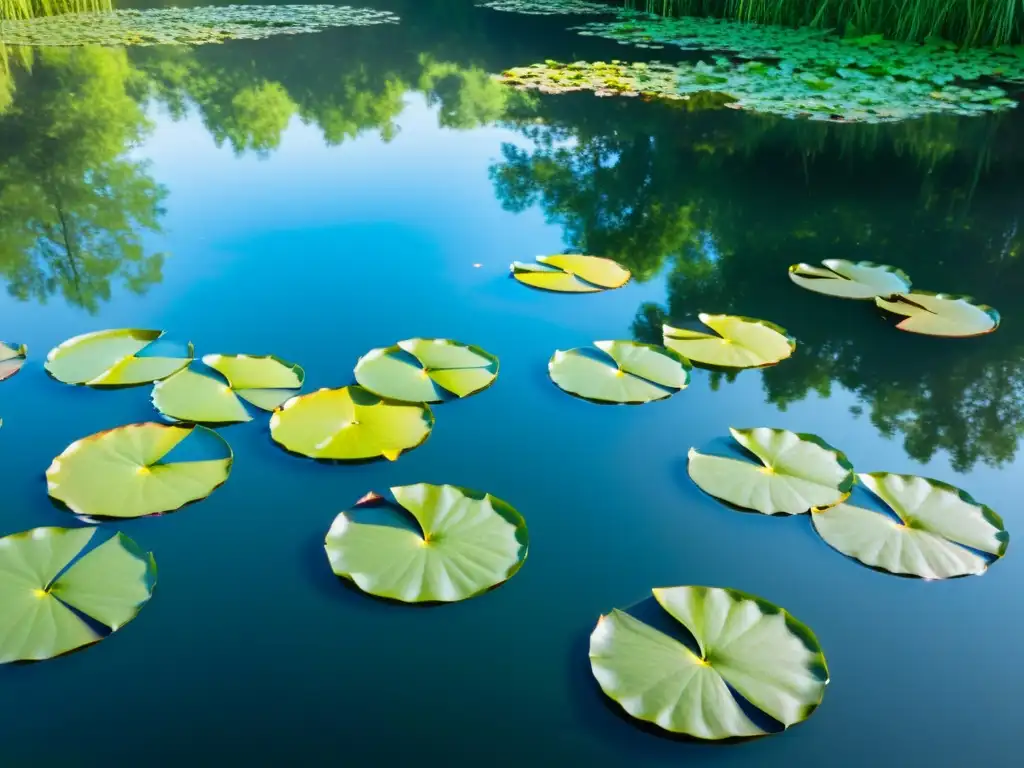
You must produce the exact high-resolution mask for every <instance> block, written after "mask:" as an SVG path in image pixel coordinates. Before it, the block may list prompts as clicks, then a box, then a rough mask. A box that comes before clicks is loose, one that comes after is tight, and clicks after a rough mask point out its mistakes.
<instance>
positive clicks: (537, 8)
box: [476, 0, 617, 16]
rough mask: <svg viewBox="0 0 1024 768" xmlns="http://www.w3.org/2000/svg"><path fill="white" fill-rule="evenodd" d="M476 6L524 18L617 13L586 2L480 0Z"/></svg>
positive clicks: (579, 0)
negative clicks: (520, 15) (516, 14)
mask: <svg viewBox="0 0 1024 768" xmlns="http://www.w3.org/2000/svg"><path fill="white" fill-rule="evenodd" d="M476 5H477V7H478V8H490V9H491V10H492V11H505V12H507V13H521V14H523V15H525V16H566V15H580V16H591V15H608V14H613V13H616V11H617V9H616V8H614V7H612V6H610V5H607V4H604V3H591V2H587V0H481V2H478V3H477V4H476Z"/></svg>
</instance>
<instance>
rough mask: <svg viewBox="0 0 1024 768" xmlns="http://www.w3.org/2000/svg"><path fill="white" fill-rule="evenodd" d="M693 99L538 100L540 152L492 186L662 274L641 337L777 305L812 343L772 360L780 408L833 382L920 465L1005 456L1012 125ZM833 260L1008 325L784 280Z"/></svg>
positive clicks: (506, 158) (1010, 401)
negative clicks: (898, 313) (895, 310)
mask: <svg viewBox="0 0 1024 768" xmlns="http://www.w3.org/2000/svg"><path fill="white" fill-rule="evenodd" d="M693 106H694V105H692V104H691V105H690V110H691V111H690V113H689V114H686V115H681V114H679V112H678V109H673V108H670V107H665V106H662V105H654V104H635V103H625V104H623V103H619V104H614V105H609V104H607V103H606V102H602V101H601V100H597V99H593V98H592V97H589V96H587V97H583V98H576V97H574V96H562V97H557V98H549V99H545V100H544V102H543V106H542V107H541V114H542V115H543V118H544V125H542V126H539V127H538V126H536V125H533V124H532V122H531V124H529V125H526V124H524V126H523V128H522V133H523V135H524V137H525V138H527V139H528V148H523V147H521V146H514V145H511V144H509V145H506V146H505V147H504V148H503V160H502V162H500V163H498V164H496V165H495V166H494V167H492V169H491V174H492V178H493V180H494V186H495V191H496V193H497V195H498V196H499V198H500V199H501V200H502V202H503V204H504V205H505V207H506V208H508V209H509V210H513V211H521V210H524V209H525V208H528V207H530V206H532V205H539V206H540V207H541V209H542V210H543V211H544V213H545V214H546V216H547V217H548V219H549V220H550V221H553V222H557V223H559V224H561V225H562V227H563V229H564V232H565V241H566V246H567V247H568V248H569V249H570V250H579V251H585V252H591V253H600V254H603V255H608V256H611V257H612V258H615V259H617V260H619V261H621V262H622V263H624V264H626V265H628V266H629V267H630V268H631V269H633V270H634V272H635V273H636V274H637V275H638V277H639V278H640V279H648V278H650V277H651V276H653V275H655V274H658V273H660V272H661V271H662V270H665V272H666V274H667V277H666V288H667V300H666V302H665V303H664V304H645V305H644V306H641V307H640V308H639V310H638V312H637V316H636V319H635V321H634V324H633V329H634V334H635V336H636V337H637V338H638V339H641V340H644V341H648V342H654V343H658V342H660V340H661V324H662V322H664V321H668V320H674V321H682V320H685V319H687V318H692V317H693V316H694V315H695V314H696V313H697V312H699V311H709V312H730V313H737V314H744V315H751V316H755V317H764V318H767V319H770V320H773V321H775V322H778V323H780V324H781V325H783V326H785V327H787V328H788V329H789V330H790V331H791V332H793V333H794V334H795V335H796V336H797V338H798V339H799V341H800V346H799V349H798V354H797V355H796V356H795V357H794V358H793V359H792V360H789V361H787V362H786V363H785V364H783V365H779V366H777V367H775V368H771V369H768V370H766V371H764V372H763V373H762V381H763V386H764V391H765V394H766V397H767V400H768V401H769V402H771V403H773V404H775V405H776V406H777V407H778V408H779V409H782V410H784V409H785V408H786V406H787V405H789V404H790V403H793V402H794V401H797V400H801V399H803V398H805V397H807V396H808V394H810V393H812V392H816V393H819V394H821V395H826V396H827V395H829V394H830V393H831V390H832V387H833V385H834V384H839V385H841V386H843V387H845V388H846V389H849V390H851V391H853V392H855V393H856V394H857V395H859V397H860V399H861V400H862V402H863V406H858V408H857V410H858V411H860V410H865V411H866V412H867V416H868V418H870V419H871V422H872V423H873V424H874V425H875V427H876V428H878V429H879V430H880V431H881V432H882V433H883V434H885V435H888V436H896V435H899V436H900V437H901V438H902V440H903V443H904V447H905V449H906V451H907V453H908V454H909V455H910V456H911V457H913V458H915V459H917V460H919V461H922V462H923V461H927V460H928V459H930V458H931V457H932V456H934V455H935V454H936V452H938V451H940V450H944V451H947V452H948V454H949V456H950V460H951V462H952V464H953V466H954V468H956V469H957V470H960V471H966V470H967V469H969V468H970V467H971V466H973V465H974V464H976V463H977V462H983V463H986V464H990V465H1001V464H1004V463H1006V462H1008V461H1009V460H1011V459H1012V458H1013V456H1014V454H1015V452H1016V449H1017V443H1018V440H1019V438H1020V436H1021V434H1022V432H1024V367H1022V363H1021V360H1022V353H1024V337H1022V335H1021V332H1020V329H1019V327H1017V325H1016V324H1015V323H1014V322H1012V320H1013V318H1014V317H1015V316H1016V305H1017V303H1018V302H1017V300H1016V298H1015V295H1014V294H1015V290H1016V289H1015V288H1013V286H1015V285H1020V284H1021V281H1022V280H1024V259H1022V258H1021V254H1022V250H1024V233H1022V232H1021V230H1020V226H1019V223H1020V222H1019V218H1020V213H1021V206H1020V203H1021V201H1022V200H1024V182H1022V181H1021V176H1020V165H1021V160H1022V157H1021V155H1020V150H1019V148H1018V147H1016V146H1015V145H1014V140H1013V137H1014V135H1015V131H1019V130H1020V123H1019V121H1014V120H1012V119H1006V118H1004V119H1002V120H998V119H993V120H984V121H981V120H979V121H962V120H948V119H925V120H919V121H914V122H911V123H906V124H903V125H899V126H894V127H890V126H886V127H877V126H830V125H818V124H807V123H796V122H787V121H780V120H774V119H754V118H750V117H739V116H735V115H732V114H729V113H727V112H722V111H700V110H694V109H693ZM684 108H685V107H684ZM824 258H852V259H873V260H876V261H882V262H891V263H894V264H897V265H899V266H901V267H902V268H904V269H905V270H907V271H908V272H909V273H910V274H911V276H912V277H913V278H914V279H915V283H916V284H917V285H918V286H919V287H922V288H928V289H933V290H946V291H950V292H959V293H968V294H972V295H974V296H977V297H979V298H981V299H982V300H983V301H985V302H987V303H990V304H992V305H993V306H996V307H998V308H1000V309H1001V310H1002V312H1003V315H1004V320H1005V321H1006V322H1004V325H1003V327H1002V328H1001V329H1000V330H999V331H998V332H997V333H996V334H994V335H992V336H991V337H988V338H984V339H974V340H970V341H962V340H956V341H944V340H936V339H927V338H921V337H912V336H910V335H909V334H902V333H899V332H897V331H894V330H893V329H892V328H891V327H889V326H888V325H886V324H885V322H883V321H882V320H881V319H880V318H879V317H878V316H877V313H875V312H873V311H871V308H870V307H865V306H864V305H861V304H859V303H855V302H837V301H836V300H831V299H827V298H823V297H819V296H814V295H810V294H807V293H806V292H803V291H799V290H797V289H795V288H793V287H792V286H791V285H789V283H788V280H787V279H786V267H787V266H788V265H789V264H791V263H794V262H797V261H808V262H811V263H817V262H819V261H820V260H821V259H824ZM731 378H734V377H729V376H723V375H721V374H718V375H716V376H714V377H712V386H716V387H717V386H721V385H722V384H723V383H724V382H727V381H729V380H730V379H731Z"/></svg>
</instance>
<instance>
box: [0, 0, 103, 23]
mask: <svg viewBox="0 0 1024 768" xmlns="http://www.w3.org/2000/svg"><path fill="white" fill-rule="evenodd" d="M110 7H111V0H0V21H9V20H11V19H32V18H37V17H40V16H56V15H58V14H61V13H89V12H96V11H105V10H109V9H110Z"/></svg>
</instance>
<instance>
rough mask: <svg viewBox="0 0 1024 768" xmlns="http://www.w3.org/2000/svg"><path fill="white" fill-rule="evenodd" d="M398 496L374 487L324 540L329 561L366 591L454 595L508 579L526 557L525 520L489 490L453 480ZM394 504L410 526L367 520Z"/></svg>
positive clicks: (417, 598)
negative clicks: (389, 498)
mask: <svg viewBox="0 0 1024 768" xmlns="http://www.w3.org/2000/svg"><path fill="white" fill-rule="evenodd" d="M391 494H392V496H393V497H394V503H391V502H389V501H387V500H385V499H384V498H382V497H380V496H378V495H377V494H372V493H371V494H368V495H367V496H366V497H364V498H363V499H362V500H360V502H358V503H357V504H356V506H355V507H354V508H353V509H352V510H349V511H347V512H342V513H341V514H340V515H338V517H337V518H336V519H335V520H334V523H333V525H331V529H330V531H329V532H328V534H327V538H326V540H325V549H326V551H327V556H328V559H329V560H330V563H331V568H332V570H333V571H334V573H335V574H337V575H338V576H340V577H342V578H344V579H348V580H350V581H352V582H353V583H354V584H355V585H356V586H358V587H359V588H360V589H361V590H363V591H364V592H367V593H369V594H371V595H376V596H377V597H383V598H388V599H391V600H398V601H401V602H406V603H423V602H443V603H447V602H454V601H458V600H465V599H467V598H470V597H474V596H476V595H479V594H481V593H483V592H486V591H487V590H489V589H491V588H493V587H496V586H498V585H499V584H501V583H503V582H505V581H507V580H508V579H510V578H511V577H512V576H513V575H514V574H515V573H516V572H517V571H518V570H519V568H520V567H522V565H523V562H524V561H525V560H526V555H527V550H528V548H529V537H528V533H527V530H526V522H525V521H524V520H523V518H522V516H521V515H520V514H519V513H518V512H517V511H516V510H515V509H513V508H512V507H511V506H509V505H508V504H507V503H505V502H504V501H502V500H501V499H497V498H495V497H494V496H491V495H490V494H488V493H482V492H480V491H473V490H469V489H467V488H461V487H458V486H454V485H431V484H429V483H418V484H416V485H405V486H397V487H394V488H392V489H391ZM380 505H387V506H389V507H390V508H391V509H392V511H397V512H398V513H400V514H402V515H403V517H405V518H406V519H408V518H410V517H411V519H412V521H414V522H415V525H416V529H415V530H413V529H410V527H408V526H401V527H400V526H397V525H388V524H381V523H379V522H361V521H360V518H361V515H362V513H364V512H365V511H366V509H367V508H368V507H375V506H380Z"/></svg>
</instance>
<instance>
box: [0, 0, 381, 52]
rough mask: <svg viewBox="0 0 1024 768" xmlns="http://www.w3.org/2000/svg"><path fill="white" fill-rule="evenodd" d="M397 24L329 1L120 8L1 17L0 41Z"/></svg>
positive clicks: (139, 39) (101, 41)
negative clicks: (290, 3) (326, 3)
mask: <svg viewBox="0 0 1024 768" xmlns="http://www.w3.org/2000/svg"><path fill="white" fill-rule="evenodd" d="M397 22H398V17H397V16H395V15H394V14H393V13H388V12H387V11H377V10H371V9H363V8H349V7H347V6H333V5H280V6H265V5H229V6H210V7H206V8H146V9H123V10H116V11H103V12H98V13H66V14H60V15H55V16H37V17H32V18H26V19H13V20H5V21H4V23H3V25H2V26H0V43H6V44H8V45H38V46H47V47H51V46H67V45H71V46H77V45H106V46H124V45H202V44H204V43H221V42H224V41H225V40H236V39H237V40H260V39H262V38H265V37H270V36H271V35H282V34H284V35H296V34H301V33H311V32H319V31H321V30H324V29H330V28H333V27H347V26H367V25H371V24H394V23H397Z"/></svg>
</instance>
